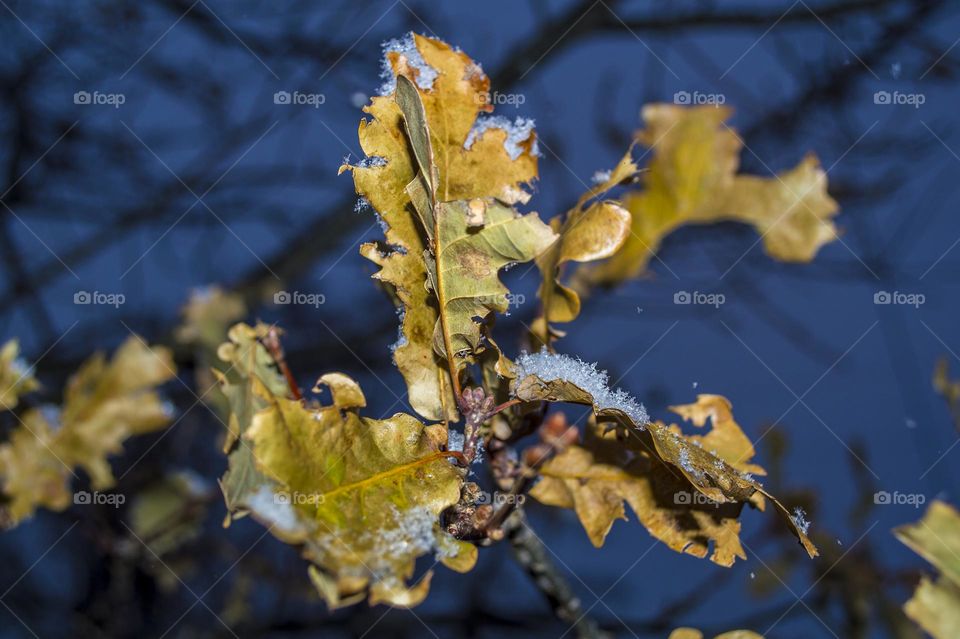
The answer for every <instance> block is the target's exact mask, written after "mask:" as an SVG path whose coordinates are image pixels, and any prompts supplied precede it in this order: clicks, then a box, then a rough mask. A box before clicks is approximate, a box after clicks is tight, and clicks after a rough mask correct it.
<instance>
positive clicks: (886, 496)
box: [873, 490, 892, 506]
mask: <svg viewBox="0 0 960 639" xmlns="http://www.w3.org/2000/svg"><path fill="white" fill-rule="evenodd" d="M891 501H892V500H891V498H890V493H888V492H887V491H885V490H880V491H877V492H875V493H873V503H875V504H877V505H879V506H883V505H886V504H889V503H891Z"/></svg>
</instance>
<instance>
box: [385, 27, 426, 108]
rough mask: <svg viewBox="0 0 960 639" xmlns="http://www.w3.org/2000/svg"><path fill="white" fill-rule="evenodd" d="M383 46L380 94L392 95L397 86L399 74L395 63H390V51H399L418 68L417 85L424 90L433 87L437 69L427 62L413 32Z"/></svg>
mask: <svg viewBox="0 0 960 639" xmlns="http://www.w3.org/2000/svg"><path fill="white" fill-rule="evenodd" d="M381 47H382V48H383V58H382V59H381V61H380V78H381V79H382V80H383V84H381V85H380V90H379V91H378V93H379V94H380V95H391V94H392V93H393V92H394V91H395V90H396V88H397V75H396V73H394V72H393V65H391V64H390V55H389V54H390V53H398V54H400V55H402V56H404V57H405V58H406V59H407V64H408V65H409V66H411V67H413V68H414V69H416V70H417V86H418V87H420V88H421V89H423V90H425V91H426V90H429V89H431V88H433V82H434V80H436V79H437V75H438V73H437V70H436V69H434V68H433V67H431V66H430V65H429V64H427V62H426V60H424V59H423V56H422V55H420V51H419V50H418V49H417V45H416V43H415V42H414V39H413V32H410V33H407V35H405V36H403V37H402V38H395V39H393V40H387V41H386V42H384V43H383V44H382V45H381Z"/></svg>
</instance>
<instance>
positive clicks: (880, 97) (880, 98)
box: [873, 91, 891, 104]
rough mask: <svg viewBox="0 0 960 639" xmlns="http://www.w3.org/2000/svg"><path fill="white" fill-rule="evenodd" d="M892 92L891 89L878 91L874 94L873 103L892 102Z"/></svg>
mask: <svg viewBox="0 0 960 639" xmlns="http://www.w3.org/2000/svg"><path fill="white" fill-rule="evenodd" d="M890 102H891V100H890V92H889V91H877V92H876V93H874V94H873V103H874V104H890Z"/></svg>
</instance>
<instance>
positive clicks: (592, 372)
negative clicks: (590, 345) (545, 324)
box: [514, 348, 649, 429]
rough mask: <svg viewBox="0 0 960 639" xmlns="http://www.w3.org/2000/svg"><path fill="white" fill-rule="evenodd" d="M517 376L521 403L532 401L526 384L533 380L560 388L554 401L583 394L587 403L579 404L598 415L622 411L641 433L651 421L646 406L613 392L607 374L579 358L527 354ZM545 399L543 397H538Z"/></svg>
mask: <svg viewBox="0 0 960 639" xmlns="http://www.w3.org/2000/svg"><path fill="white" fill-rule="evenodd" d="M514 375H515V376H516V379H517V381H518V383H519V384H518V390H517V396H518V397H520V398H521V399H528V396H527V393H526V391H524V390H523V388H524V386H523V382H524V380H527V379H528V378H531V377H532V378H534V379H535V380H538V381H539V382H547V383H548V384H554V385H557V387H558V388H559V389H560V390H559V392H558V399H556V400H552V401H574V400H570V399H560V397H561V396H562V397H573V396H574V395H577V391H578V390H579V391H580V392H581V393H582V394H583V395H582V398H583V399H584V400H587V401H577V402H576V403H584V404H589V405H592V406H593V408H594V410H595V411H597V412H598V413H605V412H607V411H611V410H616V411H619V412H620V413H623V414H625V415H626V416H627V417H629V418H630V422H631V423H632V424H635V425H636V426H637V427H638V428H641V429H643V428H644V427H645V425H646V423H647V422H648V421H649V418H648V416H647V411H646V409H644V407H643V405H642V404H639V403H637V401H636V400H635V399H633V398H632V397H630V395H629V394H628V393H627V392H625V391H623V390H621V389H619V388H618V389H611V388H610V377H609V375H607V371H602V370H598V369H597V365H596V364H588V363H587V362H584V361H583V360H581V359H579V358H576V359H574V358H572V357H569V356H567V355H561V354H559V353H551V352H549V351H548V350H547V349H546V348H544V349H542V350H541V351H540V352H538V353H524V354H522V355H520V357H518V358H517V361H516V368H515V370H514ZM521 393H522V394H521ZM541 398H543V397H538V399H541Z"/></svg>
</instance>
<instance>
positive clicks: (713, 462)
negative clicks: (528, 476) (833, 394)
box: [514, 353, 817, 566]
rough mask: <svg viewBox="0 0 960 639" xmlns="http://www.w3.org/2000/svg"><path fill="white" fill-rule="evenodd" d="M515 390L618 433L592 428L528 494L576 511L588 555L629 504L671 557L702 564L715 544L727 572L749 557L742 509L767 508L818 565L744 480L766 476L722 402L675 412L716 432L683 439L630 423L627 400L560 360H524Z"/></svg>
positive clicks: (664, 429)
mask: <svg viewBox="0 0 960 639" xmlns="http://www.w3.org/2000/svg"><path fill="white" fill-rule="evenodd" d="M531 358H533V359H532V362H531ZM541 375H544V377H541ZM514 389H515V394H516V396H517V397H518V398H519V399H521V400H524V401H551V402H572V403H577V404H586V405H588V406H593V409H594V414H595V416H596V418H597V420H599V421H601V422H614V423H615V425H616V426H615V427H614V428H606V429H605V428H603V427H602V425H598V426H594V427H592V428H591V429H590V430H589V431H588V433H587V437H586V438H585V441H584V443H583V445H582V446H572V447H570V448H569V449H568V450H566V451H565V452H563V453H561V454H560V455H558V456H557V457H556V458H554V459H552V460H550V461H549V462H547V464H546V465H545V466H544V467H543V469H542V471H541V474H542V475H543V480H542V481H541V482H540V483H539V484H537V486H535V487H534V489H533V490H532V491H531V495H533V496H534V497H535V498H537V499H538V500H540V501H542V502H544V503H546V504H549V505H555V506H561V507H565V508H573V509H574V510H575V511H576V512H577V515H578V517H579V518H580V521H581V523H582V524H583V526H584V528H585V529H586V531H587V534H588V535H589V537H590V540H591V541H592V542H593V543H594V545H596V546H600V545H602V543H603V540H604V538H605V537H606V535H607V533H608V532H609V530H610V527H611V526H612V525H613V522H614V521H615V520H616V519H625V518H626V515H625V511H624V506H623V502H624V501H626V502H627V503H628V504H630V506H631V508H632V509H633V511H634V512H635V513H636V515H637V517H638V518H639V519H640V521H641V523H642V524H643V525H644V526H645V527H646V528H647V530H648V531H649V532H650V534H652V535H653V536H654V537H656V538H657V539H660V540H661V541H663V542H664V543H666V544H667V545H668V546H670V547H671V548H673V549H674V550H677V551H680V552H686V553H690V554H693V555H695V556H697V557H705V556H706V555H707V553H708V552H709V550H710V542H711V541H712V542H713V544H714V546H713V554H712V555H711V560H713V561H714V562H716V563H718V564H720V565H723V566H730V565H732V564H733V562H734V560H735V558H736V557H741V558H745V557H746V555H745V554H744V552H743V548H742V547H741V545H740V539H739V532H740V524H739V522H738V521H737V517H738V516H739V513H740V511H741V509H742V508H743V505H744V504H747V503H749V504H751V505H752V506H754V507H756V508H759V509H761V510H762V509H764V508H765V505H766V499H767V498H769V499H770V500H771V501H772V502H773V503H774V505H775V506H776V508H777V509H778V510H779V511H780V512H781V514H783V515H784V518H785V520H786V521H787V523H788V525H790V527H791V529H792V531H793V532H794V534H795V535H796V536H797V538H798V539H799V540H800V542H801V544H802V545H803V546H804V548H805V549H806V551H807V553H808V554H809V555H810V556H811V557H813V556H816V555H817V550H816V547H815V546H814V545H813V543H812V542H811V541H810V539H809V538H808V537H807V535H806V532H805V531H803V530H800V529H799V528H798V526H797V524H796V522H794V520H793V519H792V518H791V517H790V513H789V512H788V511H787V510H786V508H785V507H784V506H783V505H782V504H781V503H780V502H779V501H777V500H776V499H774V498H773V497H772V496H771V495H770V494H769V493H767V492H766V491H765V490H764V489H763V487H762V486H761V485H760V484H759V483H757V482H756V481H755V480H753V479H752V478H751V476H750V475H751V474H756V475H762V474H764V470H763V468H761V467H759V466H756V465H754V464H751V463H750V460H751V458H752V457H753V446H752V444H750V442H749V440H748V439H747V438H746V436H745V435H743V432H742V430H741V429H740V427H739V426H738V425H737V424H736V422H734V421H733V416H732V414H731V412H730V404H729V402H728V401H727V400H726V399H725V398H723V397H720V396H719V395H700V396H699V397H698V399H697V402H696V403H695V404H690V405H685V406H676V407H672V410H674V412H676V413H678V414H680V415H681V416H683V417H685V418H687V419H689V420H690V421H692V422H693V424H694V425H695V426H696V427H698V428H702V427H703V426H704V425H705V423H706V420H707V418H708V417H709V418H710V419H711V421H712V423H713V429H712V430H711V431H710V432H709V433H707V434H705V435H701V434H696V435H685V434H684V433H683V431H682V430H681V429H680V427H679V426H676V425H670V426H668V425H666V424H664V423H663V422H659V421H654V422H646V423H644V421H637V420H635V419H634V418H633V417H631V412H634V410H633V407H632V405H631V403H630V402H632V401H633V400H629V401H628V399H629V398H624V396H623V395H619V391H610V389H609V388H608V387H607V378H606V374H605V373H600V372H598V371H597V370H596V368H595V367H593V366H592V365H588V364H584V363H583V362H579V361H577V360H572V359H570V358H566V357H564V356H561V355H551V354H548V353H540V354H538V355H537V356H530V355H525V356H521V357H520V358H519V359H518V360H517V376H516V383H515V386H514ZM594 391H596V392H597V393H598V396H599V398H600V399H599V400H598V399H596V398H595V397H594V394H593V392H594ZM611 393H613V394H614V396H613V397H612V398H611V397H610V394H611ZM641 410H642V407H641ZM642 416H643V417H644V418H645V416H646V413H645V412H643V413H642Z"/></svg>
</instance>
